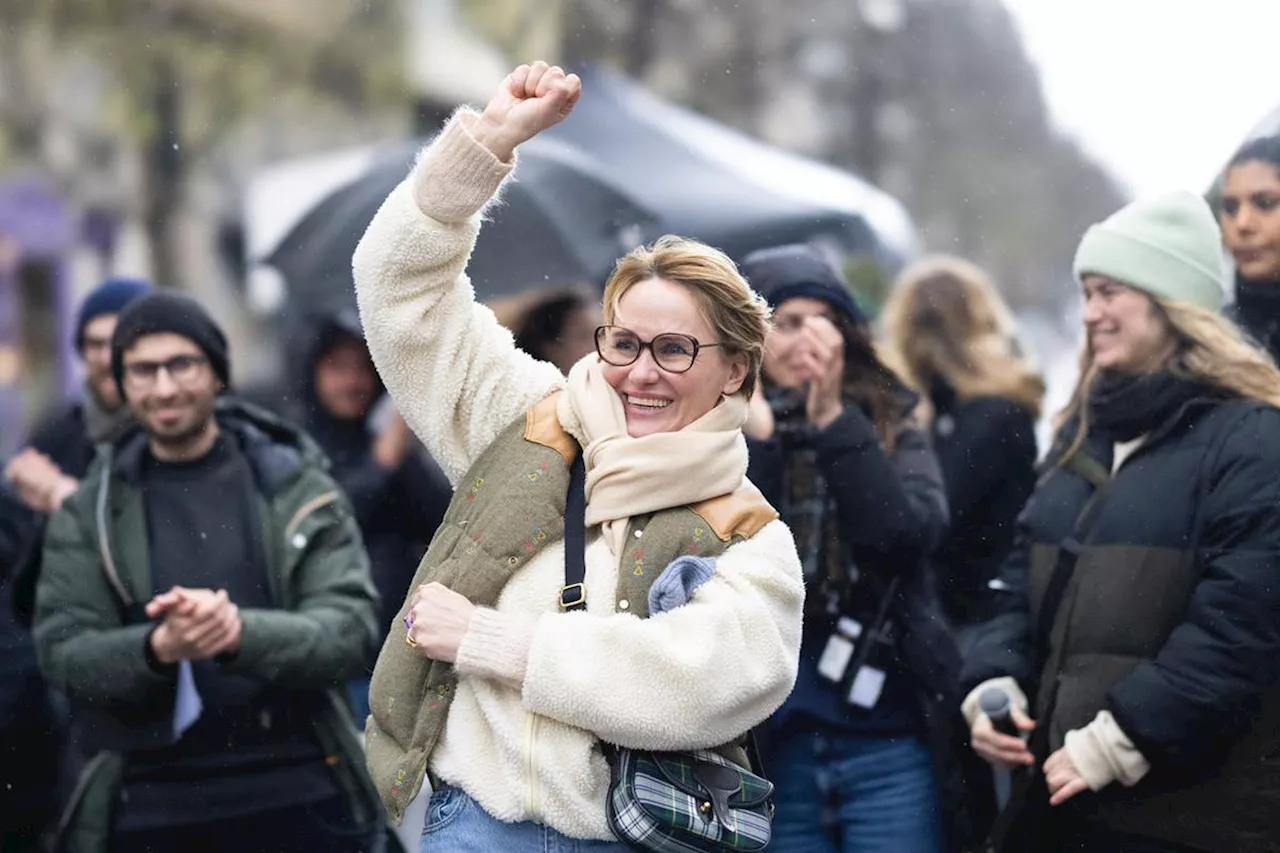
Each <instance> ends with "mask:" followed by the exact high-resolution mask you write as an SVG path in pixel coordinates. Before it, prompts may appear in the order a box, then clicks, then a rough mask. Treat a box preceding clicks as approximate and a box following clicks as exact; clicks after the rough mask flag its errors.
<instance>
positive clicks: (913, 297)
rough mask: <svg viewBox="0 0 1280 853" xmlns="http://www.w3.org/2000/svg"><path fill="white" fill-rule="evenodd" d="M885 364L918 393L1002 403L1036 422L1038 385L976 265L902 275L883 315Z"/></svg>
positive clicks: (934, 263) (942, 263)
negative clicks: (938, 383) (934, 388)
mask: <svg viewBox="0 0 1280 853" xmlns="http://www.w3.org/2000/svg"><path fill="white" fill-rule="evenodd" d="M882 323H883V327H884V332H885V351H886V357H887V358H888V360H889V361H890V364H891V365H892V366H893V368H894V369H895V370H897V371H898V372H899V373H900V374H901V375H902V377H903V378H904V379H905V380H906V381H907V382H909V383H911V384H912V385H913V386H914V387H915V388H916V389H917V390H919V391H921V392H927V391H928V390H929V387H930V385H931V384H932V382H933V380H934V379H935V378H938V377H940V378H942V379H944V380H946V382H947V383H948V384H949V385H950V386H951V387H952V388H954V389H955V391H956V394H957V395H958V396H959V397H960V399H961V400H969V399H972V398H974V397H987V396H992V397H1004V398H1006V399H1008V400H1012V401H1013V402H1014V403H1017V404H1018V405H1020V406H1022V407H1023V408H1025V409H1027V411H1029V412H1030V413H1031V415H1032V417H1037V418H1038V417H1039V416H1040V407H1041V405H1042V404H1043V402H1044V378H1043V377H1042V376H1041V375H1040V374H1039V373H1037V372H1036V371H1035V370H1034V369H1033V368H1032V367H1031V366H1030V365H1029V364H1028V363H1027V362H1026V360H1025V359H1024V358H1023V357H1022V356H1021V354H1020V353H1019V352H1018V347H1017V340H1016V337H1015V335H1014V323H1013V315H1012V314H1011V313H1010V312H1009V308H1008V306H1006V305H1005V303H1004V300H1003V299H1001V298H1000V294H999V293H998V292H997V291H996V288H995V285H994V284H993V283H992V281H991V278H990V277H989V276H988V275H987V274H986V273H985V272H984V271H983V270H982V269H981V268H979V267H978V266H977V265H976V264H973V263H970V262H969V261H966V260H964V259H963V258H957V257H952V256H950V255H932V256H929V257H926V258H923V259H921V260H919V261H917V262H915V263H913V264H911V265H910V266H908V267H907V268H906V269H905V270H903V272H902V274H901V275H899V276H898V280H897V281H896V282H894V286H893V290H892V292H891V293H890V295H889V300H888V302H887V303H886V304H885V307H884V313H883V315H882Z"/></svg>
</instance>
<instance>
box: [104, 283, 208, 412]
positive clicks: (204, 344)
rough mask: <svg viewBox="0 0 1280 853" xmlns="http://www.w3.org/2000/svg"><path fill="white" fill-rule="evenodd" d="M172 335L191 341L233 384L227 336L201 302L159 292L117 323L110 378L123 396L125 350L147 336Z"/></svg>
mask: <svg viewBox="0 0 1280 853" xmlns="http://www.w3.org/2000/svg"><path fill="white" fill-rule="evenodd" d="M157 332H172V333H173V334H175V335H182V336H183V337H184V338H189V339H190V340H191V341H192V342H193V343H194V344H195V345H196V346H198V347H199V348H200V349H201V351H203V352H204V355H205V358H207V359H209V367H210V368H212V369H213V373H214V375H215V376H217V377H218V378H219V379H221V380H222V384H223V386H224V387H230V385H231V362H230V361H229V359H228V355H227V337H226V335H224V334H223V333H222V329H220V328H219V327H218V324H217V323H215V322H214V321H213V318H212V317H210V316H209V313H208V312H207V311H205V310H204V308H203V307H202V306H201V305H200V303H199V302H197V301H195V300H194V299H192V298H191V297H190V296H185V295H183V294H181V293H174V292H173V291H171V290H157V291H154V292H152V293H149V294H147V295H146V296H143V297H141V298H139V299H135V300H134V301H133V302H130V303H129V304H128V306H126V307H125V309H124V311H122V312H121V313H120V317H119V319H118V320H117V321H116V331H115V334H114V335H112V336H111V375H112V376H114V377H115V380H116V387H118V388H119V389H120V395H121V396H122V397H123V396H124V351H125V350H127V349H128V348H129V347H131V346H133V344H134V342H135V341H137V340H138V338H141V337H143V336H145V335H152V334H156V333H157Z"/></svg>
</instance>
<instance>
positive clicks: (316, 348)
mask: <svg viewBox="0 0 1280 853" xmlns="http://www.w3.org/2000/svg"><path fill="white" fill-rule="evenodd" d="M302 366H303V376H302V381H301V387H300V389H299V394H298V403H299V407H300V409H301V411H300V412H299V413H298V414H297V418H298V420H299V422H300V423H301V425H302V426H303V427H304V428H305V429H306V430H307V432H308V433H310V434H311V436H312V438H314V439H315V440H316V442H317V443H318V444H319V445H320V447H321V448H322V449H323V450H324V452H325V454H326V455H327V456H328V457H329V461H330V463H331V464H332V470H331V471H330V473H331V474H332V476H333V478H334V479H335V480H336V481H337V482H338V485H340V486H341V487H342V489H343V491H345V492H346V493H347V497H348V498H349V499H350V500H351V504H352V506H353V507H354V508H355V513H356V521H357V522H358V523H359V525H360V531H361V533H362V534H363V536H364V541H365V547H366V548H367V550H368V552H369V560H370V562H371V564H372V566H373V578H374V582H375V583H376V584H377V587H378V594H379V595H380V596H381V598H382V612H381V614H380V619H381V627H382V629H383V630H384V631H385V630H386V628H387V626H388V625H390V624H391V622H392V621H393V620H394V619H395V616H396V610H397V609H398V608H399V606H400V602H402V601H404V599H405V594H406V592H407V590H408V588H409V584H410V583H411V582H412V581H413V575H414V572H415V571H416V569H417V568H418V562H419V561H420V560H421V559H422V555H423V554H424V553H426V550H427V546H428V545H429V544H430V543H431V537H432V536H433V535H434V534H435V531H436V528H437V527H439V526H440V521H441V519H442V518H444V511H445V509H446V508H447V507H448V505H449V499H450V498H451V497H452V495H453V490H452V489H451V488H450V487H449V481H448V480H447V479H445V476H444V473H443V472H442V471H440V469H439V468H438V467H437V466H436V464H435V463H434V462H433V461H432V460H431V459H430V457H428V456H427V455H426V454H425V452H424V451H423V450H422V448H421V447H420V446H419V445H418V442H417V440H416V439H415V438H414V437H413V434H412V433H411V432H410V430H409V428H408V427H407V426H406V425H405V423H404V421H403V420H402V419H401V418H400V416H399V414H397V413H395V412H394V411H392V410H390V409H385V408H382V407H380V405H379V404H380V402H381V400H382V399H383V396H384V394H385V389H384V388H383V387H382V382H381V380H380V379H379V378H378V373H377V371H376V370H375V369H374V366H373V361H372V360H371V359H370V357H369V350H368V348H367V347H366V346H365V342H364V337H363V334H362V332H361V328H360V321H359V318H358V316H357V315H356V314H355V312H348V313H339V314H335V315H331V316H328V317H326V318H324V319H322V320H321V321H320V322H319V323H318V324H317V325H316V327H315V334H314V337H313V339H312V341H311V345H310V347H309V348H308V350H307V352H306V356H305V358H304V359H303V363H302ZM369 663H370V666H371V667H372V664H373V661H370V662H369ZM367 693H368V679H367V678H365V679H361V680H358V681H357V682H354V683H353V684H352V702H353V705H354V706H355V710H356V712H357V714H358V715H361V716H360V719H363V715H364V714H366V713H367V711H368V705H367V701H368V700H367Z"/></svg>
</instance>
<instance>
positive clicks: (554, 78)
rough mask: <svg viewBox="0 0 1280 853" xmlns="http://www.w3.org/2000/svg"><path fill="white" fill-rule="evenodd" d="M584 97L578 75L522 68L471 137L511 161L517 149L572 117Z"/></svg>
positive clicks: (541, 67)
mask: <svg viewBox="0 0 1280 853" xmlns="http://www.w3.org/2000/svg"><path fill="white" fill-rule="evenodd" d="M581 94H582V81H581V80H579V79H578V75H577V74H566V73H565V71H564V69H563V68H561V67H560V66H558V65H547V63H545V62H541V61H539V62H535V63H533V64H532V65H521V66H520V67H519V68H517V69H516V70H515V71H512V72H511V73H510V74H508V75H507V76H506V78H505V79H504V80H503V81H502V85H501V86H499V87H498V91H497V92H495V93H494V95H493V97H492V98H491V99H490V100H489V105H488V106H486V107H485V109H484V113H483V115H481V116H480V119H479V121H477V122H476V123H475V124H474V125H472V127H471V133H472V135H473V136H474V137H475V139H476V141H477V142H479V143H480V144H482V145H484V146H485V147H486V148H488V149H489V150H490V151H492V152H493V154H494V156H496V157H497V158H498V159H499V160H503V161H506V160H510V159H511V154H512V152H514V151H515V149H516V146H517V145H519V144H520V143H522V142H524V141H525V140H528V139H532V138H533V137H535V136H537V135H538V134H539V133H541V132H542V131H544V130H546V129H547V128H549V127H551V126H552V125H555V124H558V123H559V122H560V121H562V120H563V119H564V118H565V117H566V116H567V115H569V113H570V112H572V111H573V106H574V104H576V103H577V102H578V96H579V95H581Z"/></svg>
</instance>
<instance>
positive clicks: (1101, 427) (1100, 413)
mask: <svg viewBox="0 0 1280 853" xmlns="http://www.w3.org/2000/svg"><path fill="white" fill-rule="evenodd" d="M1206 396H1217V395H1216V394H1215V393H1214V391H1213V389H1211V388H1210V387H1209V386H1207V385H1205V384H1204V383H1203V382H1200V381H1197V380H1194V379H1189V378H1186V377H1183V376H1177V375H1175V374H1174V373H1172V372H1170V371H1168V370H1160V371H1156V372H1155V373H1127V372H1124V371H1119V370H1104V371H1103V372H1102V373H1100V374H1099V375H1098V378H1097V379H1096V380H1094V383H1093V388H1092V389H1091V391H1090V393H1089V421H1090V432H1097V433H1099V434H1101V435H1105V436H1106V437H1107V438H1109V439H1110V440H1112V441H1133V440H1134V439H1135V438H1138V437H1139V436H1142V435H1146V434H1147V433H1149V432H1152V431H1153V430H1156V429H1158V428H1159V427H1161V426H1163V425H1164V424H1165V423H1167V422H1168V421H1169V419H1170V418H1172V417H1174V416H1175V415H1176V414H1177V413H1178V412H1179V411H1180V410H1181V409H1182V408H1183V407H1184V406H1185V405H1186V404H1187V403H1189V402H1191V401H1192V400H1194V399H1196V398H1200V397H1206Z"/></svg>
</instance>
